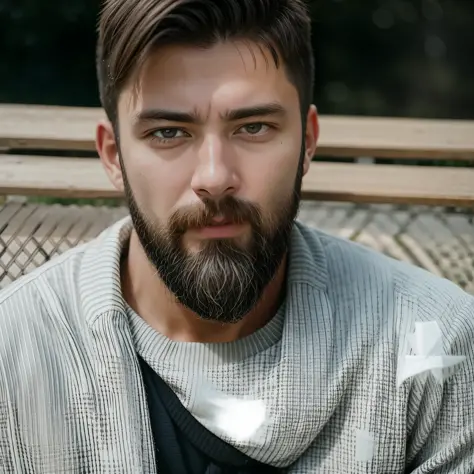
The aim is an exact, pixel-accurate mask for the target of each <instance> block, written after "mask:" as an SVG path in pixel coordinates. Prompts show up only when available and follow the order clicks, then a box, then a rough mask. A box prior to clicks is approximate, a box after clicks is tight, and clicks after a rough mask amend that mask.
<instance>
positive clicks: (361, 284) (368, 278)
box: [298, 224, 474, 342]
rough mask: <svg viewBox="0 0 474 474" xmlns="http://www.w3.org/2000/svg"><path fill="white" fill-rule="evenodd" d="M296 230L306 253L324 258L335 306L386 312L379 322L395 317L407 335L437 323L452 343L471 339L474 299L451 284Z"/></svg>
mask: <svg viewBox="0 0 474 474" xmlns="http://www.w3.org/2000/svg"><path fill="white" fill-rule="evenodd" d="M298 229H299V231H300V233H301V235H302V236H303V238H304V240H305V241H306V242H307V245H308V247H309V248H311V249H313V250H312V252H311V253H312V254H314V255H316V254H317V253H318V252H319V253H321V254H322V255H323V257H324V264H325V269H326V273H327V277H326V279H327V283H326V284H327V291H328V294H330V296H331V300H332V302H333V304H334V306H336V307H337V306H339V307H341V304H344V301H346V302H347V301H350V302H354V301H356V300H357V301H358V302H359V303H358V304H359V306H365V307H368V306H371V307H372V308H381V307H383V308H385V309H387V311H386V313H387V314H380V315H379V316H380V317H381V318H382V319H383V318H389V317H392V316H394V317H397V318H400V320H401V321H403V322H404V323H405V324H404V325H405V327H406V328H407V329H409V330H411V329H412V328H413V324H414V322H427V321H436V322H437V323H438V324H439V325H440V327H441V330H442V332H443V333H445V334H447V335H448V334H449V335H451V336H452V338H455V339H458V338H462V339H465V338H469V337H473V336H474V296H473V295H471V294H469V293H467V292H465V291H464V290H463V289H462V288H460V287H459V286H457V285H456V284H454V283H453V282H451V281H449V280H447V279H445V278H441V277H439V276H437V275H434V274H432V273H430V272H428V271H426V270H424V269H422V268H419V267H417V266H415V265H412V264H409V263H406V262H401V261H398V260H395V259H393V258H390V257H388V256H386V255H383V254H381V253H379V252H376V251H374V250H372V249H369V248H367V247H364V246H362V245H360V244H357V243H355V242H352V241H349V240H347V239H343V238H340V237H336V236H333V235H329V234H327V233H325V232H322V231H319V230H316V229H312V228H309V227H307V226H304V225H302V224H298ZM381 301H385V302H386V303H387V304H385V305H383V304H381V303H380V302H381ZM348 305H349V304H348ZM466 341H467V339H466ZM466 341H465V342H466Z"/></svg>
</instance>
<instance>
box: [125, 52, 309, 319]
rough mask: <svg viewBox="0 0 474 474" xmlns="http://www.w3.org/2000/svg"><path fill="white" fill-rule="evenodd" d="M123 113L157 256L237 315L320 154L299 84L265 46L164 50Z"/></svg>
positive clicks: (215, 308)
mask: <svg viewBox="0 0 474 474" xmlns="http://www.w3.org/2000/svg"><path fill="white" fill-rule="evenodd" d="M118 117H119V130H118V133H119V136H120V150H119V153H120V158H121V163H122V167H123V169H122V178H123V186H124V189H125V193H126V196H127V200H128V204H129V207H130V213H131V216H132V220H133V223H134V226H135V230H136V232H137V234H138V236H139V239H140V241H141V244H142V246H143V248H144V250H145V253H146V254H147V256H148V259H149V260H150V262H151V263H152V264H153V265H154V266H155V268H156V269H157V271H158V274H159V275H160V277H161V279H162V280H163V281H164V282H165V284H166V285H167V286H168V288H169V289H170V291H171V292H172V293H173V294H174V295H175V296H176V298H177V299H178V301H179V302H180V303H181V304H183V305H185V306H186V307H188V308H189V309H191V310H192V311H194V312H195V313H196V314H198V315H199V316H200V317H202V318H205V319H210V320H215V321H221V322H236V321H239V320H240V319H241V318H242V317H243V316H245V314H247V313H248V312H249V311H250V310H251V309H252V308H253V307H254V306H255V304H256V303H257V301H258V300H259V298H260V296H261V294H262V292H263V290H264V288H265V287H266V286H267V285H268V283H269V282H270V280H271V279H272V278H273V276H274V275H275V273H276V271H277V269H278V267H279V266H280V264H281V262H282V259H283V257H284V255H285V252H286V250H287V248H288V241H289V235H290V231H291V227H292V223H293V220H294V218H295V216H296V213H297V209H298V204H299V191H300V187H301V177H302V174H304V172H305V171H306V170H307V166H308V164H309V159H310V157H309V156H306V155H307V154H305V150H306V148H307V146H306V145H307V143H305V133H303V130H302V121H301V112H300V105H299V100H298V93H297V90H296V89H295V87H294V86H293V85H292V84H291V83H290V81H289V80H288V78H287V76H286V73H285V71H284V69H283V68H276V67H275V66H274V63H273V60H272V59H271V57H270V55H269V54H268V53H266V52H265V51H262V49H261V48H259V47H258V46H257V45H252V44H238V43H219V44H216V45H215V46H213V47H211V48H208V49H200V48H195V47H194V48H193V47H185V46H180V47H178V46H173V47H166V48H162V49H160V50H159V51H156V53H154V55H152V56H151V57H150V59H149V60H148V62H147V64H146V65H145V67H144V69H143V71H142V74H141V75H140V82H139V85H138V88H137V89H134V88H133V87H132V86H130V88H128V89H126V90H125V91H124V92H123V93H122V94H121V97H120V100H119V104H118ZM313 119H314V118H313ZM310 120H311V118H310ZM314 120H315V119H314ZM314 120H313V124H314Z"/></svg>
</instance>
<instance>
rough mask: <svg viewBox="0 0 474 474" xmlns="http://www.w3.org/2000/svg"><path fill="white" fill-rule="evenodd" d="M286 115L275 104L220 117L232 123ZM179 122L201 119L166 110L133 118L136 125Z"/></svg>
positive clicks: (278, 105)
mask: <svg viewBox="0 0 474 474" xmlns="http://www.w3.org/2000/svg"><path fill="white" fill-rule="evenodd" d="M284 115H286V110H285V108H284V107H283V106H282V105H280V104H278V103H276V102H272V103H268V104H258V105H254V106H252V107H243V108H240V109H231V110H228V111H226V112H225V113H224V114H221V117H222V118H223V119H224V120H226V121H228V122H233V121H236V120H242V119H246V118H251V117H266V116H284ZM162 120H164V121H167V122H179V123H192V124H195V123H200V122H202V119H201V118H200V117H199V115H198V114H197V113H196V112H181V111H178V110H168V109H146V110H142V111H141V112H140V113H138V114H137V116H136V118H135V123H136V125H139V124H142V123H147V122H157V121H162Z"/></svg>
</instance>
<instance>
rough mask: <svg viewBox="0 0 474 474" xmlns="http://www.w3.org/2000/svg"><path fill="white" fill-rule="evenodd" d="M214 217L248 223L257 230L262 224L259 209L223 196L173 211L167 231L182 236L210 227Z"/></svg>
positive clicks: (231, 197)
mask: <svg viewBox="0 0 474 474" xmlns="http://www.w3.org/2000/svg"><path fill="white" fill-rule="evenodd" d="M216 217H220V218H223V219H224V220H225V221H226V222H231V223H233V224H243V223H249V224H250V225H251V226H252V227H254V228H255V227H256V228H259V227H260V226H261V222H262V213H261V210H260V207H259V206H258V205H257V204H254V203H252V202H250V201H246V200H243V199H238V198H235V197H233V196H225V197H224V198H222V199H219V200H214V199H204V200H203V201H202V203H199V204H193V205H190V206H186V207H183V208H181V209H178V210H177V211H175V212H174V213H173V214H172V215H171V217H170V219H169V230H170V231H171V232H172V233H173V234H175V235H182V234H184V233H185V232H186V231H187V230H188V229H189V228H201V227H206V226H210V225H212V223H213V219H215V218H216Z"/></svg>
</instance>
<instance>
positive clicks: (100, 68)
mask: <svg viewBox="0 0 474 474" xmlns="http://www.w3.org/2000/svg"><path fill="white" fill-rule="evenodd" d="M98 30H99V31H98V43H97V74H98V82H99V91H100V99H101V102H102V106H103V108H104V110H105V112H106V114H107V116H108V118H109V120H111V121H112V122H113V123H115V122H116V119H117V101H118V97H119V95H120V92H121V91H122V89H123V87H124V86H125V85H126V83H127V82H128V81H129V80H131V79H132V77H133V76H134V74H135V73H136V72H137V71H138V70H139V69H140V67H141V65H142V64H143V62H144V61H145V60H146V59H147V57H148V56H149V54H150V53H151V52H152V51H153V50H155V49H156V48H157V47H159V46H163V45H172V44H192V45H201V46H212V45H213V44H215V43H216V42H218V41H219V40H227V39H231V40H232V39H243V40H249V41H254V42H256V43H257V44H259V45H260V46H263V47H265V48H267V49H268V50H269V51H270V53H271V55H272V58H273V60H274V62H275V65H276V66H277V67H279V66H280V63H282V64H283V66H284V67H285V70H286V73H287V74H288V79H289V80H290V81H291V82H292V83H293V84H294V86H295V87H296V89H297V90H298V94H299V99H300V105H301V109H302V114H303V115H306V112H307V110H308V107H309V106H310V104H311V103H312V94H313V76H314V64H313V51H312V46H311V21H310V17H309V14H308V10H307V7H306V5H305V3H304V1H303V0H104V3H103V6H102V11H101V14H100V20H99V26H98Z"/></svg>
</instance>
